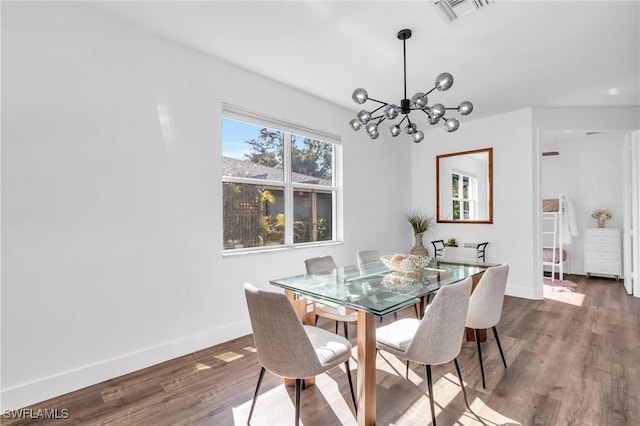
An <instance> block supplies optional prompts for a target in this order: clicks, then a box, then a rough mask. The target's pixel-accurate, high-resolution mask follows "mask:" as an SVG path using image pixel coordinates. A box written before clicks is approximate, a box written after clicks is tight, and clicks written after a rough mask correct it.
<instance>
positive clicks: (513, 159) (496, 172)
mask: <svg viewBox="0 0 640 426" xmlns="http://www.w3.org/2000/svg"><path fill="white" fill-rule="evenodd" d="M470 117H471V116H470ZM531 120H532V119H531V110H529V109H526V110H520V111H515V112H511V113H507V114H501V115H498V116H494V117H489V118H484V119H479V120H465V119H462V120H461V124H460V128H459V129H458V130H457V131H456V132H454V133H446V132H445V131H443V129H442V128H441V127H440V126H435V128H434V129H433V130H430V131H429V132H427V133H426V136H425V139H424V141H423V142H422V143H420V144H415V145H414V147H413V154H412V167H411V168H412V181H413V190H412V198H413V202H414V206H415V207H416V208H421V209H423V210H424V211H426V212H430V213H434V214H435V200H436V191H435V185H436V184H435V181H436V176H435V174H436V173H435V158H436V156H437V155H440V154H449V153H452V152H460V151H469V150H474V149H480V148H489V147H492V148H493V224H450V223H439V224H436V226H435V228H434V229H433V231H431V232H430V233H429V235H428V236H426V237H425V243H426V245H428V246H430V244H429V241H431V240H438V239H444V240H447V239H449V238H455V239H456V240H457V241H458V242H459V243H461V244H464V243H465V242H481V241H489V246H488V247H487V262H500V263H509V265H510V270H509V281H508V285H507V293H508V294H510V295H514V296H520V297H527V298H539V297H540V296H541V289H538V287H537V286H536V285H535V283H534V273H533V272H534V265H533V263H532V261H531V259H532V257H533V246H534V241H533V235H532V233H531V223H532V221H533V215H534V207H533V200H532V198H531V191H532V186H533V182H532V167H533V166H532V164H533V161H532V130H531V129H532V127H531V126H532V121H531ZM430 248H432V247H431V246H430ZM539 293H540V294H539Z"/></svg>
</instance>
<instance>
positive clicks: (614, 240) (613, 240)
mask: <svg viewBox="0 0 640 426" xmlns="http://www.w3.org/2000/svg"><path fill="white" fill-rule="evenodd" d="M584 243H585V244H607V245H618V244H620V236H619V235H616V236H607V237H591V238H589V237H587V236H585V238H584Z"/></svg>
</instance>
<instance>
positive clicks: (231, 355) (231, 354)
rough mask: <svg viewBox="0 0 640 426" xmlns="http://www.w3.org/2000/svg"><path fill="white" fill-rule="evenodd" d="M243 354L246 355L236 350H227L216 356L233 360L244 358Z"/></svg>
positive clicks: (222, 359) (223, 359)
mask: <svg viewBox="0 0 640 426" xmlns="http://www.w3.org/2000/svg"><path fill="white" fill-rule="evenodd" d="M243 356H244V355H240V354H237V353H235V352H225V353H223V354H220V355H216V356H215V357H214V358H216V359H219V360H220V361H224V362H231V361H235V360H236V359H238V358H242V357H243Z"/></svg>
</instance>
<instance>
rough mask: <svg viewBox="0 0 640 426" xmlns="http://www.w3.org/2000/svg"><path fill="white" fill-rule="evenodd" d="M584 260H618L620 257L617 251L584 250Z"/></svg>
mask: <svg viewBox="0 0 640 426" xmlns="http://www.w3.org/2000/svg"><path fill="white" fill-rule="evenodd" d="M584 258H585V262H586V261H587V260H592V259H594V260H595V259H597V260H609V261H616V262H619V261H620V259H621V256H620V253H619V252H613V251H586V252H585V253H584Z"/></svg>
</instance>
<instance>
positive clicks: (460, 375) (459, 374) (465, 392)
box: [453, 358, 471, 411]
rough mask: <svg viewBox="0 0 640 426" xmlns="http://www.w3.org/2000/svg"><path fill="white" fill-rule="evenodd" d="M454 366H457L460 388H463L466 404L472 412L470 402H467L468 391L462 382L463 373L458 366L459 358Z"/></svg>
mask: <svg viewBox="0 0 640 426" xmlns="http://www.w3.org/2000/svg"><path fill="white" fill-rule="evenodd" d="M453 364H454V365H455V366H456V373H458V379H460V387H461V388H462V396H463V397H464V403H465V405H466V406H467V408H468V409H469V411H471V407H469V401H468V400H467V391H466V390H465V388H464V382H463V381H462V372H461V371H460V366H459V365H458V358H454V359H453Z"/></svg>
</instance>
